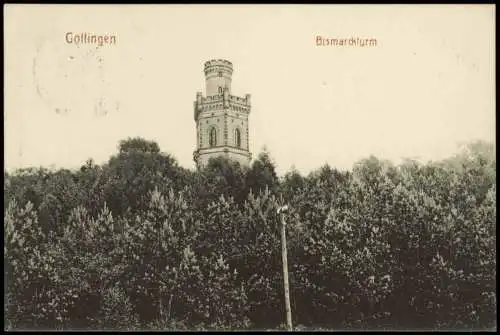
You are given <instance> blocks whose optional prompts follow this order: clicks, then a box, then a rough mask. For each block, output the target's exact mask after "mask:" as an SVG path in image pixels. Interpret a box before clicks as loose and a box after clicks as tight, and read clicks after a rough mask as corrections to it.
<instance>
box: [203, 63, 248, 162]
mask: <svg viewBox="0 0 500 335" xmlns="http://www.w3.org/2000/svg"><path fill="white" fill-rule="evenodd" d="M204 72H205V83H206V96H203V94H202V93H201V92H197V93H196V101H195V102H194V119H195V122H196V134H197V141H196V150H195V151H194V154H193V156H194V157H193V158H194V160H195V162H196V164H197V166H198V167H201V166H205V165H206V164H207V163H208V161H209V159H210V158H211V157H216V156H225V157H228V158H230V159H232V160H235V161H238V162H239V163H240V164H242V165H248V164H249V163H250V160H251V153H250V149H249V144H250V143H249V138H248V116H249V114H250V110H251V103H250V94H247V95H245V97H239V96H236V95H232V94H231V81H232V74H233V64H232V63H231V62H229V61H227V60H223V59H217V60H209V61H207V62H205V66H204Z"/></svg>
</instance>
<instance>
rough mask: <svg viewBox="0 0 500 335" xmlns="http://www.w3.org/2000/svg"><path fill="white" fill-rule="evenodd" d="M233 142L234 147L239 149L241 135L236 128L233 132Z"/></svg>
mask: <svg viewBox="0 0 500 335" xmlns="http://www.w3.org/2000/svg"><path fill="white" fill-rule="evenodd" d="M234 137H235V141H236V147H238V148H240V147H241V133H240V130H239V129H238V128H236V131H235V136H234Z"/></svg>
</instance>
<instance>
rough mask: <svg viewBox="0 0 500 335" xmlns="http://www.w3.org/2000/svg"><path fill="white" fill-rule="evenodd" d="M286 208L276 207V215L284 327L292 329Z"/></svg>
mask: <svg viewBox="0 0 500 335" xmlns="http://www.w3.org/2000/svg"><path fill="white" fill-rule="evenodd" d="M287 210H288V206H286V205H285V206H282V207H280V208H278V215H279V216H280V220H281V227H280V228H281V257H282V259H283V286H284V288H285V310H286V328H287V330H288V331H292V311H291V309H290V287H289V284H288V256H287V248H286V231H285V226H286V221H285V212H286V211H287Z"/></svg>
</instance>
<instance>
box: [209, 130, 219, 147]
mask: <svg viewBox="0 0 500 335" xmlns="http://www.w3.org/2000/svg"><path fill="white" fill-rule="evenodd" d="M209 142H210V146H211V147H215V146H216V145H217V130H216V129H215V127H212V129H210V138H209Z"/></svg>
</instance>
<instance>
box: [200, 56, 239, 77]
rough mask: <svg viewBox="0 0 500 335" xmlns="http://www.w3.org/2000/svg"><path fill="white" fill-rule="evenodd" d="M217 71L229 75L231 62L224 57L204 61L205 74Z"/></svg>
mask: <svg viewBox="0 0 500 335" xmlns="http://www.w3.org/2000/svg"><path fill="white" fill-rule="evenodd" d="M219 72H222V73H224V74H226V75H229V76H231V75H232V74H233V63H231V62H230V61H228V60H225V59H213V60H209V61H207V62H205V76H208V75H209V74H212V73H219Z"/></svg>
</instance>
